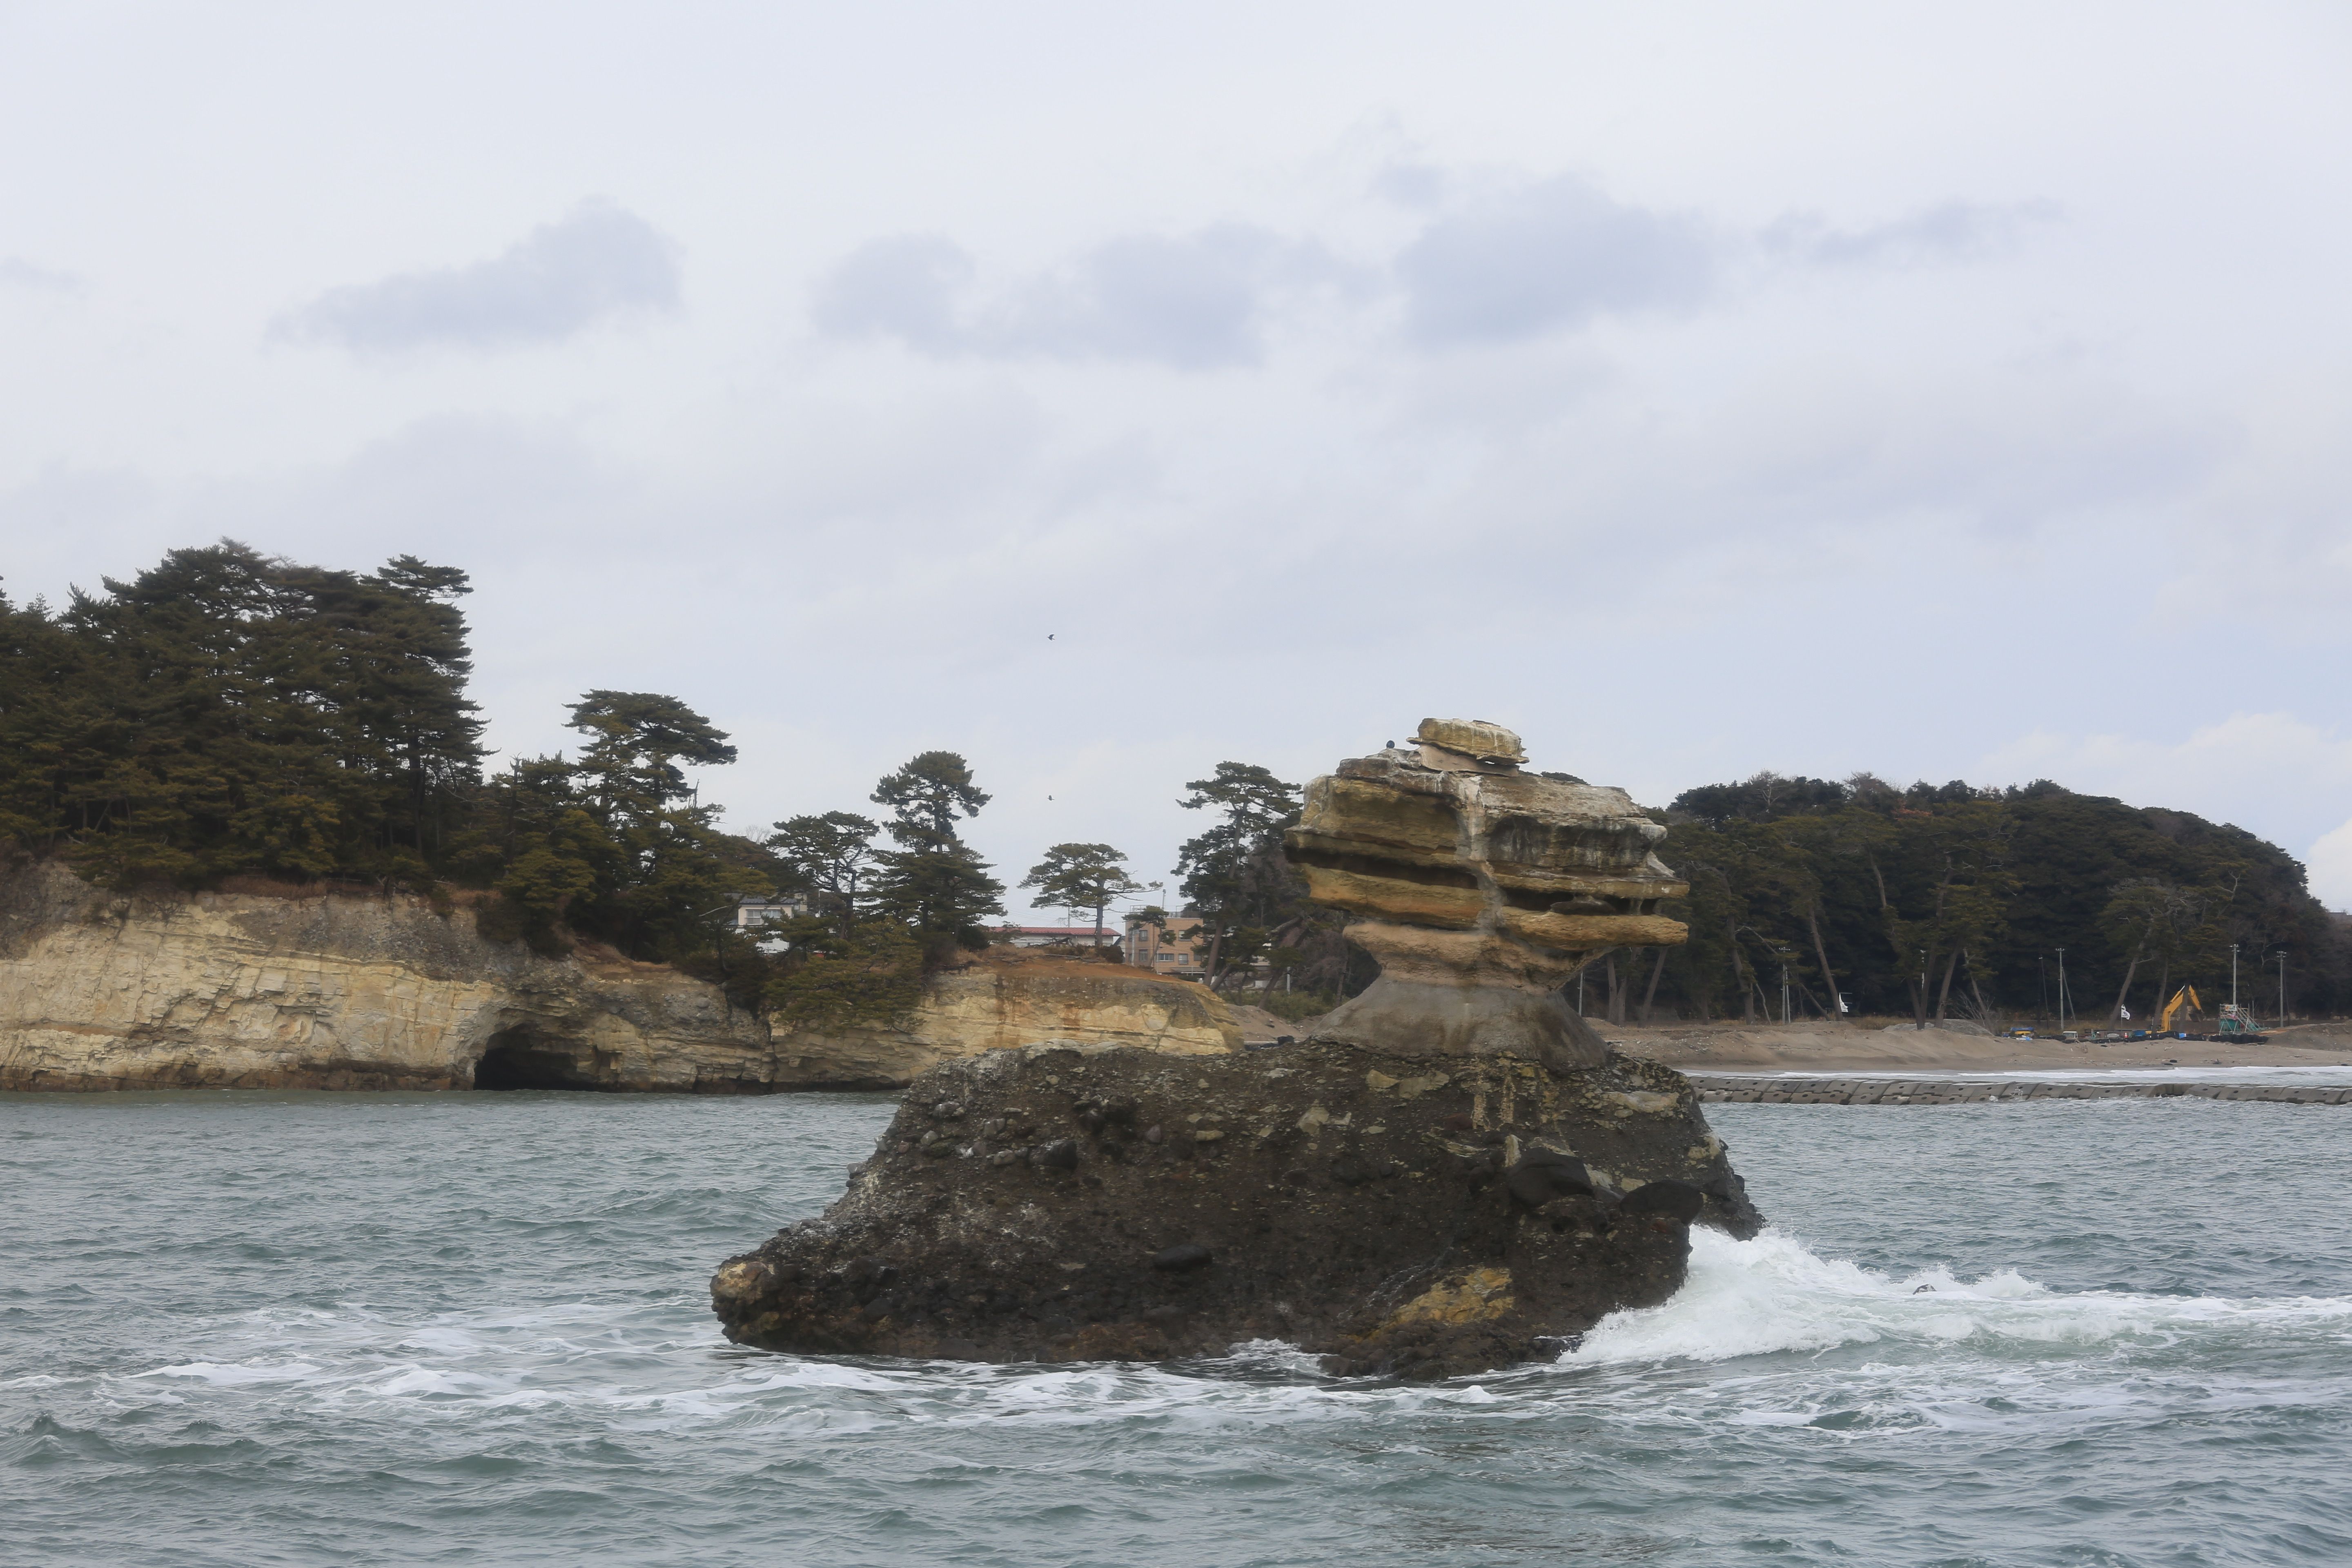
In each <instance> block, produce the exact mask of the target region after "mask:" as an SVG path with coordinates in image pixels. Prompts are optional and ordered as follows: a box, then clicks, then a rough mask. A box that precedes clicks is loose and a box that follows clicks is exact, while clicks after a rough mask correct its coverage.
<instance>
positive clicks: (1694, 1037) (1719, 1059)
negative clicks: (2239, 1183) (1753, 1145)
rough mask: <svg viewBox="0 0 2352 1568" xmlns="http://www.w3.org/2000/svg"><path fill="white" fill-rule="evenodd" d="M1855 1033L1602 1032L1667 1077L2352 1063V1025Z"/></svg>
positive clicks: (1724, 1028) (1720, 1028)
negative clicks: (2252, 1033) (2002, 1034)
mask: <svg viewBox="0 0 2352 1568" xmlns="http://www.w3.org/2000/svg"><path fill="white" fill-rule="evenodd" d="M1885 1023H1886V1020H1884V1019H1879V1020H1871V1021H1865V1022H1863V1023H1857V1024H1824V1023H1822V1022H1820V1021H1818V1020H1815V1021H1811V1022H1806V1023H1797V1024H1750V1025H1739V1024H1666V1025H1660V1026H1654V1027H1652V1028H1646V1029H1645V1028H1642V1027H1640V1026H1634V1025H1630V1024H1629V1025H1611V1024H1597V1026H1598V1027H1599V1028H1600V1029H1601V1033H1602V1034H1603V1035H1605V1036H1606V1037H1608V1038H1609V1039H1610V1041H1611V1042H1612V1044H1615V1045H1616V1046H1618V1047H1621V1048H1622V1049H1623V1050H1625V1051H1627V1052H1629V1053H1631V1054H1632V1055H1634V1056H1640V1057H1647V1058H1649V1059H1650V1060H1652V1061H1654V1062H1660V1063H1663V1064H1664V1065H1665V1066H1667V1067H1672V1068H1683V1069H1685V1070H1712V1071H1716V1072H1803V1071H1811V1070H1815V1069H1820V1070H1824V1071H1847V1072H2004V1071H2032V1070H2050V1069H2056V1068H2089V1069H2092V1070H2097V1069H2100V1068H2157V1067H2164V1066H2166V1065H2168V1064H2172V1065H2177V1066H2179V1067H2336V1066H2342V1065H2345V1064H2347V1063H2352V1023H2336V1024H2299V1025H2295V1026H2292V1027H2289V1028H2285V1029H2281V1030H2276V1031H2273V1033H2272V1034H2271V1036H2270V1037H2269V1043H2267V1044H2263V1045H2258V1046H2236V1045H2224V1044H2222V1043H2221V1041H2219V1040H2179V1039H2158V1040H2118V1041H2116V1042H2115V1043H2113V1044H2111V1045H2104V1046H2102V1045H2094V1044H2091V1043H2090V1042H2088V1041H2083V1042H2078V1043H2076V1044H2074V1045H2069V1044H2067V1043H2066V1042H2064V1041H2063V1040H2006V1039H1995V1038H1989V1037H1985V1036H1983V1035H1963V1034H1957V1033H1954V1032H1951V1031H1948V1030H1944V1029H1935V1028H1930V1029H1926V1030H1920V1029H1915V1028H1912V1027H1910V1026H1907V1025H1906V1026H1904V1027H1902V1028H1899V1029H1894V1030H1889V1029H1887V1028H1886V1027H1885Z"/></svg>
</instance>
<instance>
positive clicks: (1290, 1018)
mask: <svg viewBox="0 0 2352 1568" xmlns="http://www.w3.org/2000/svg"><path fill="white" fill-rule="evenodd" d="M1257 1005H1259V1006H1261V1007H1263V1008H1265V1010H1266V1011H1267V1012H1269V1013H1271V1014H1273V1015H1274V1016H1276V1017H1277V1018H1279V1019H1281V1020H1282V1021H1283V1022H1284V1023H1286V1024H1297V1023H1302V1022H1304V1021H1305V1020H1307V1019H1308V1018H1317V1017H1320V1016H1323V1015H1324V1014H1326V1013H1328V1012H1329V1011H1330V1010H1331V1009H1332V1008H1334V1007H1337V1006H1338V1005H1339V994H1338V993H1337V992H1332V991H1274V992H1269V993H1268V994H1266V995H1265V997H1263V998H1261V999H1260V1000H1259V1001H1258V1003H1257Z"/></svg>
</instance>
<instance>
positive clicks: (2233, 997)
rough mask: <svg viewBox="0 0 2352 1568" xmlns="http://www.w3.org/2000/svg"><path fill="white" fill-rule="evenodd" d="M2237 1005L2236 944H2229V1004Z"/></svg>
mask: <svg viewBox="0 0 2352 1568" xmlns="http://www.w3.org/2000/svg"><path fill="white" fill-rule="evenodd" d="M2230 1005H2231V1006H2232V1007H2234V1006H2236V1005H2238V944H2237V943H2236V942H2231V944H2230Z"/></svg>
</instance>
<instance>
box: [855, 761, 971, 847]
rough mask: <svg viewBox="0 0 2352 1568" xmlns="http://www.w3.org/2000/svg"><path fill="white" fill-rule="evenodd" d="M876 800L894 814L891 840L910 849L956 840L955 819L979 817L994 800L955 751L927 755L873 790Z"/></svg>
mask: <svg viewBox="0 0 2352 1568" xmlns="http://www.w3.org/2000/svg"><path fill="white" fill-rule="evenodd" d="M871 798H872V800H873V802H874V804H875V805H887V806H888V807H889V808H890V810H891V813H892V817H891V823H890V837H893V838H895V839H897V840H898V842H899V843H900V844H903V845H905V846H907V847H909V848H925V847H930V848H937V847H941V846H944V845H948V844H952V843H955V842H956V841H957V836H956V819H957V817H958V816H965V817H972V816H979V815H980V808H981V807H982V806H984V805H987V804H988V801H989V797H988V796H987V795H984V794H982V792H981V789H980V787H979V785H977V784H974V783H972V778H971V765H970V764H969V763H966V762H965V761H964V760H963V758H962V757H961V756H959V755H957V754H956V753H955V752H923V753H922V754H921V755H920V756H918V757H915V758H912V759H910V760H909V761H908V763H907V765H906V766H904V767H902V768H900V769H899V770H898V772H897V773H891V774H889V775H887V777H885V778H884V779H883V780H882V782H881V783H880V784H876V785H875V786H874V794H873V795H872V797H871Z"/></svg>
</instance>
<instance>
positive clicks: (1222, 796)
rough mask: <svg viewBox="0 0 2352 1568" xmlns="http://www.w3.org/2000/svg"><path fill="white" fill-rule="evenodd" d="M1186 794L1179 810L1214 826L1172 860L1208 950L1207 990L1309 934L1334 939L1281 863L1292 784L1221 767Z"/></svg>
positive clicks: (1295, 803)
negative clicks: (1203, 816)
mask: <svg viewBox="0 0 2352 1568" xmlns="http://www.w3.org/2000/svg"><path fill="white" fill-rule="evenodd" d="M1184 787H1185V789H1186V790H1188V791H1190V792H1191V793H1190V794H1188V795H1186V796H1185V797H1184V798H1183V799H1182V800H1180V801H1178V802H1177V803H1176V804H1177V805H1181V806H1182V807H1184V809H1185V810H1187V811H1202V810H1209V811H1213V812H1215V813H1216V814H1217V816H1218V818H1219V820H1218V821H1217V822H1216V823H1215V824H1214V825H1213V826H1211V827H1210V828H1209V829H1208V830H1207V831H1205V832H1203V833H1202V834H1201V835H1199V836H1198V837H1193V838H1190V839H1187V840H1186V841H1185V842H1184V844H1183V846H1182V847H1181V848H1180V849H1178V851H1177V854H1176V872H1177V875H1178V876H1180V877H1181V878H1182V879H1183V880H1182V882H1181V884H1180V890H1181V892H1182V893H1183V895H1184V900H1185V913H1187V914H1192V915H1197V916H1199V917H1200V920H1201V923H1202V931H1201V932H1200V933H1199V934H1200V935H1201V936H1202V937H1204V938H1205V939H1206V941H1207V942H1208V944H1209V946H1208V967H1209V979H1210V984H1216V982H1217V980H1218V979H1219V977H1220V976H1221V975H1223V973H1225V972H1227V971H1233V970H1242V969H1246V968H1247V967H1249V965H1250V964H1252V963H1255V961H1256V959H1257V958H1258V957H1259V955H1261V954H1262V953H1264V952H1265V951H1266V949H1267V948H1269V947H1271V946H1274V945H1276V944H1277V943H1283V944H1295V943H1297V942H1299V941H1301V940H1304V939H1305V937H1306V935H1307V932H1308V931H1309V930H1310V928H1328V929H1330V930H1331V931H1335V932H1336V930H1337V926H1338V921H1335V920H1332V919H1330V918H1329V917H1328V916H1327V915H1326V914H1325V913H1324V912H1323V911H1320V910H1317V909H1315V908H1314V907H1313V906H1312V905H1309V904H1308V903H1307V901H1306V894H1307V887H1306V883H1305V882H1304V881H1303V880H1302V879H1300V878H1299V876H1298V873H1297V872H1296V871H1294V870H1292V869H1291V868H1290V863H1289V861H1288V860H1286V859H1285V858H1283V853H1282V833H1283V829H1285V828H1286V827H1289V826H1292V825H1293V824H1295V823H1296V822H1297V820H1298V814H1299V811H1300V806H1301V802H1300V796H1299V789H1298V786H1297V784H1286V783H1284V782H1283V781H1282V780H1281V779H1278V778H1276V777H1275V776H1274V774H1273V773H1270V772H1268V771H1267V770H1266V769H1265V768H1262V767H1259V766H1258V765H1257V764H1255V763H1218V764H1217V766H1216V771H1215V772H1214V773H1212V774H1211V775H1210V776H1209V777H1207V778H1205V779H1194V780H1192V782H1191V783H1190V784H1186V785H1185V786H1184ZM1334 940H1335V941H1336V938H1335V939H1334ZM1341 962H1342V963H1344V959H1343V960H1342V961H1341Z"/></svg>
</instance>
